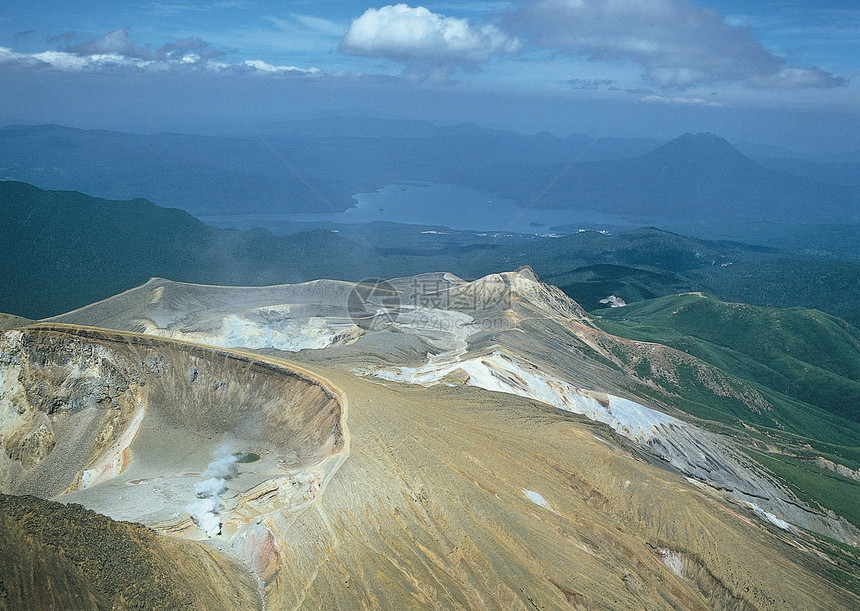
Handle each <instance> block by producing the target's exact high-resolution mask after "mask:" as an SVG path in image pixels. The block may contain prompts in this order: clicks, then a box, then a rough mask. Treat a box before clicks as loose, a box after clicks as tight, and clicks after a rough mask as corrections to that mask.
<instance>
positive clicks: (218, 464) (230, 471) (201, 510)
mask: <svg viewBox="0 0 860 611" xmlns="http://www.w3.org/2000/svg"><path fill="white" fill-rule="evenodd" d="M213 455H214V457H215V458H214V460H213V461H212V462H211V463H209V466H207V467H206V470H205V471H204V472H203V474H202V477H204V478H206V479H204V480H203V481H201V482H197V483H196V484H194V492H195V493H196V494H197V498H198V499H199V500H197V501H195V502H194V503H191V504H189V505H188V506H187V507H186V509H187V510H188V513H189V514H191V519H192V520H194V522H196V523H197V526H199V527H200V529H201V530H202V531H203V532H205V533H206V536H208V537H214V536H215V535H219V534H221V516H220V513H221V509H223V507H224V504H223V503H222V501H221V494H222V493H223V492H224V489H225V488H226V487H227V480H229V479H230V478H232V477H233V476H234V475H235V474H236V457H235V456H234V455H233V447H232V445H231V444H230V443H229V442H228V443H225V444H224V445H222V446H221V447H220V448H218V449H217V450H216V451H215V453H214V454H213Z"/></svg>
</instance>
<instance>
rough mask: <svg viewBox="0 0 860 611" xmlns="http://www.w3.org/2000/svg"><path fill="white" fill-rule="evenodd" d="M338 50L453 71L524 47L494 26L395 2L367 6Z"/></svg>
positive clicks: (513, 53)
mask: <svg viewBox="0 0 860 611" xmlns="http://www.w3.org/2000/svg"><path fill="white" fill-rule="evenodd" d="M338 49H339V51H340V52H341V53H347V54H350V55H360V56H364V57H375V58H381V59H390V60H394V61H396V62H401V63H405V64H408V65H412V66H421V65H428V66H439V67H447V68H449V69H453V68H455V67H457V66H461V67H462V66H466V67H468V66H475V65H477V64H481V63H484V62H486V61H488V60H489V59H490V58H491V57H492V56H494V55H515V54H517V53H520V52H521V51H522V49H523V45H522V43H521V42H520V40H519V39H518V38H516V37H515V36H512V35H510V34H506V33H505V32H503V31H502V30H500V29H499V28H498V27H496V26H494V25H490V24H484V25H479V24H474V23H472V22H471V21H470V20H469V19H458V18H454V17H446V16H445V15H441V14H438V13H433V12H431V11H430V10H428V9H426V8H424V7H423V6H419V7H416V8H412V7H410V6H408V5H406V4H396V5H388V6H383V7H382V8H379V9H374V8H371V9H367V11H365V12H364V14H363V15H361V16H360V17H358V18H356V19H353V20H352V23H351V24H350V26H349V30H347V32H346V34H345V35H344V37H343V38H342V39H341V41H340V46H339V47H338Z"/></svg>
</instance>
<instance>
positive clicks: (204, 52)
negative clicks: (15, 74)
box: [0, 26, 321, 74]
mask: <svg viewBox="0 0 860 611" xmlns="http://www.w3.org/2000/svg"><path fill="white" fill-rule="evenodd" d="M130 32H131V29H130V28H129V27H127V26H123V27H121V28H118V29H116V30H113V31H111V32H108V33H107V34H105V35H104V36H103V37H102V38H98V39H95V40H89V41H84V42H80V43H76V44H71V43H72V41H74V40H75V39H76V37H75V34H74V33H73V32H66V33H65V34H62V35H60V36H58V37H54V40H55V41H56V42H64V43H65V45H66V46H65V48H64V49H63V50H62V51H42V52H39V53H17V52H15V51H13V50H12V49H9V48H7V47H0V66H3V65H5V66H6V67H11V68H20V69H48V70H59V71H63V72H109V71H117V70H129V69H131V70H138V71H145V72H214V73H240V74H252V73H253V74H318V73H320V72H321V70H319V69H318V68H300V67H298V66H275V65H272V64H268V63H266V62H263V61H259V60H245V61H242V62H237V63H227V62H225V61H222V58H223V57H224V55H226V54H225V53H224V52H223V51H219V50H217V49H215V48H213V47H212V46H211V45H209V43H207V42H205V41H204V40H201V39H200V38H197V37H191V38H185V39H182V40H177V41H175V42H171V43H167V44H165V45H162V46H161V47H159V48H158V49H152V48H151V47H150V45H146V46H143V47H141V46H138V45H137V44H135V42H134V41H133V40H132V38H131V35H130Z"/></svg>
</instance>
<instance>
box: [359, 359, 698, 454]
mask: <svg viewBox="0 0 860 611" xmlns="http://www.w3.org/2000/svg"><path fill="white" fill-rule="evenodd" d="M463 354H464V352H462V351H457V352H453V353H446V354H439V355H436V356H434V357H432V358H430V359H429V360H428V361H427V362H426V363H425V364H424V365H421V366H419V367H397V368H392V369H384V370H381V371H378V372H376V373H375V374H374V375H375V376H377V377H379V378H382V379H385V380H391V381H394V382H407V383H410V384H421V385H423V386H432V385H433V384H437V383H438V382H439V381H440V380H442V378H444V377H445V376H447V375H449V374H451V373H452V372H454V371H457V370H460V371H463V372H464V373H466V374H467V375H468V376H469V380H468V383H469V384H470V385H472V386H477V387H479V388H483V389H486V390H492V391H496V392H503V393H508V394H513V395H518V396H521V397H528V398H531V399H537V400H538V401H542V402H543V403H547V404H549V405H552V406H554V407H557V408H559V409H563V410H565V411H569V412H573V413H576V414H582V415H584V416H586V417H588V418H590V419H591V420H595V421H597V422H603V423H605V424H608V425H609V426H611V427H612V428H613V429H615V430H616V431H617V432H618V433H620V434H622V435H624V436H625V437H628V438H630V439H634V440H636V441H643V442H644V441H647V440H649V439H651V438H652V437H653V436H654V434H655V432H656V431H657V429H658V427H659V426H660V425H663V424H681V421H679V420H677V419H676V418H673V417H672V416H669V415H667V414H664V413H662V412H658V411H656V410H653V409H650V408H648V407H645V406H644V405H640V404H639V403H635V402H634V401H630V400H629V399H624V398H622V397H616V396H614V395H608V394H604V393H597V392H593V391H589V390H585V389H581V388H577V387H575V386H573V385H572V384H570V383H568V382H565V381H564V380H560V379H558V378H555V377H552V376H548V375H546V374H544V373H543V372H541V371H539V370H537V369H533V368H531V367H529V366H528V365H526V364H524V363H521V362H519V360H518V359H515V358H514V357H512V356H510V355H508V354H507V353H504V352H501V351H497V352H494V353H492V354H490V355H487V356H483V357H478V358H473V359H467V360H465V361H461V360H460V358H461V357H462V356H463Z"/></svg>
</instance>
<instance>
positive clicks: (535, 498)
mask: <svg viewBox="0 0 860 611" xmlns="http://www.w3.org/2000/svg"><path fill="white" fill-rule="evenodd" d="M523 494H525V495H526V498H527V499H528V500H530V501H531V502H532V503H534V504H535V505H540V506H541V507H543V508H544V509H548V510H550V511H552V507H550V504H549V503H547V501H546V499H545V498H543V496H541V495H540V493H538V492H535V491H534V490H526V489H525V488H523Z"/></svg>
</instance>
